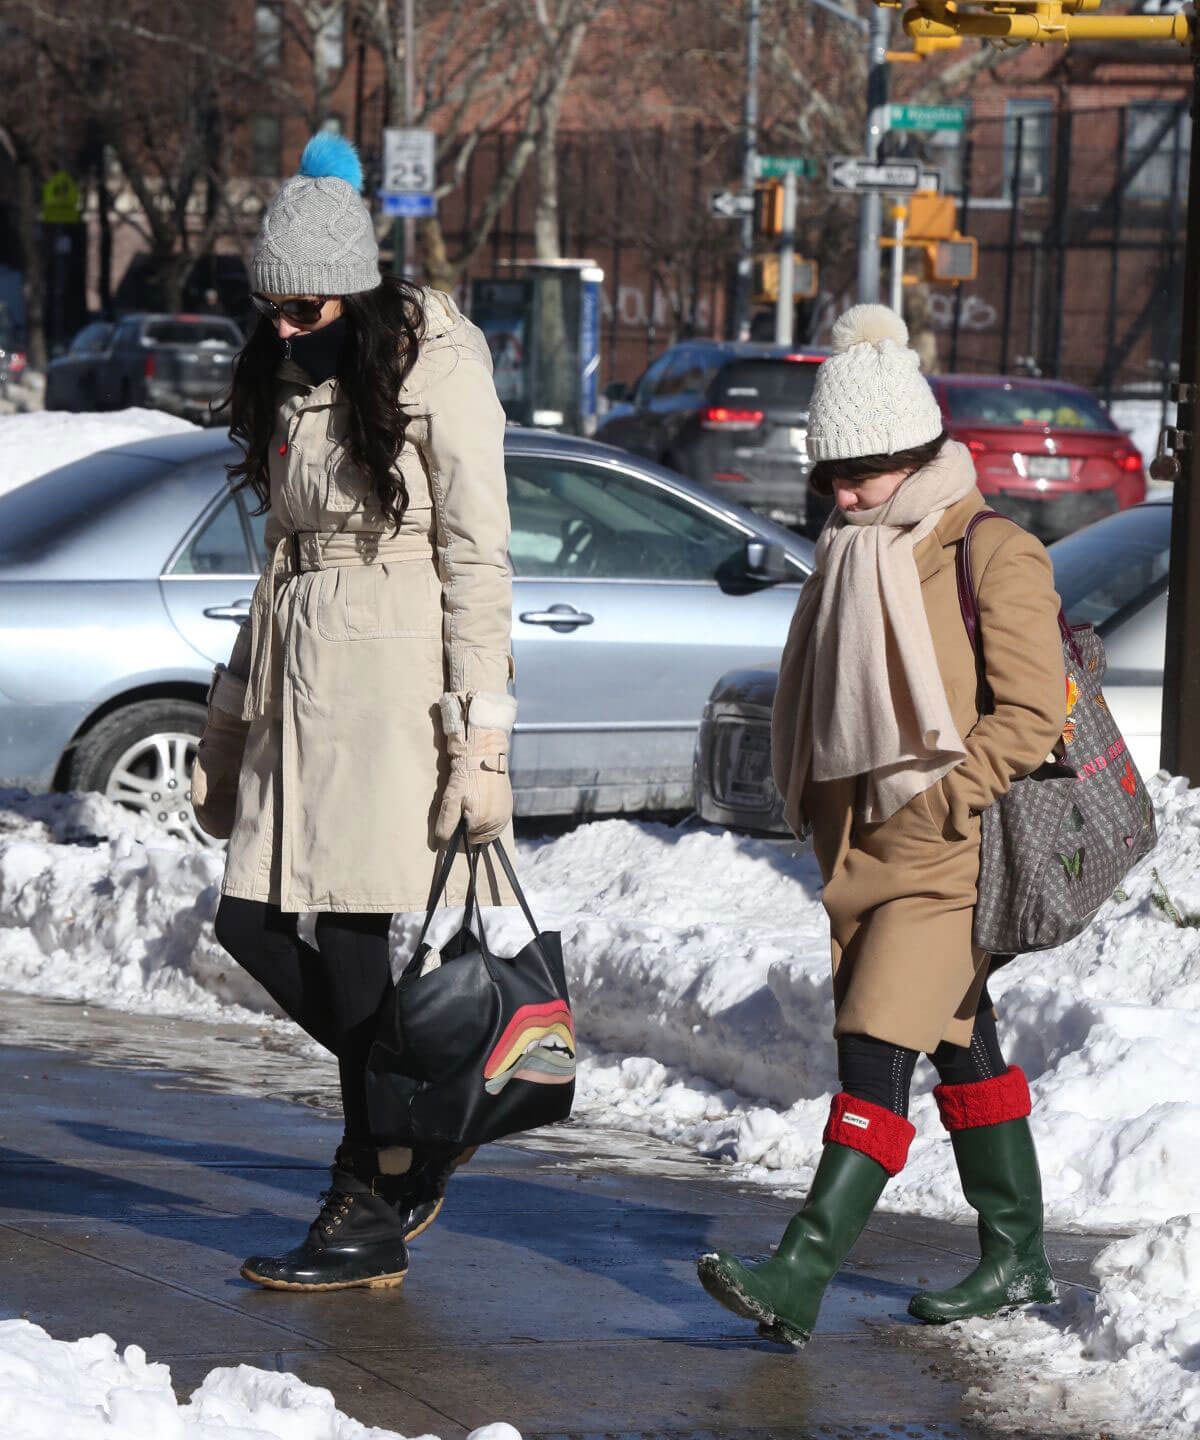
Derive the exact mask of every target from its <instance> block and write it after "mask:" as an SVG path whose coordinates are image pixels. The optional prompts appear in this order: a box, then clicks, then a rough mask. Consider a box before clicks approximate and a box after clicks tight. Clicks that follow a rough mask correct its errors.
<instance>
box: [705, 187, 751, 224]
mask: <svg viewBox="0 0 1200 1440" xmlns="http://www.w3.org/2000/svg"><path fill="white" fill-rule="evenodd" d="M708 208H709V210H710V212H711V214H712V216H713V218H714V219H715V220H740V219H741V218H742V216H743V215H753V213H754V196H753V195H742V194H739V193H738V191H736V190H711V191H709V196H708Z"/></svg>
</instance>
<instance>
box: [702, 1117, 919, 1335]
mask: <svg viewBox="0 0 1200 1440" xmlns="http://www.w3.org/2000/svg"><path fill="white" fill-rule="evenodd" d="M915 1133H916V1132H915V1131H914V1129H913V1127H912V1125H911V1124H909V1122H908V1121H907V1120H906V1119H904V1117H903V1116H902V1115H897V1114H895V1113H894V1112H893V1111H891V1110H885V1109H884V1108H883V1106H881V1105H873V1104H871V1102H870V1101H867V1100H858V1099H856V1098H855V1097H854V1096H852V1095H847V1094H846V1093H845V1092H843V1093H841V1094H839V1095H835V1096H834V1097H833V1107H832V1110H831V1112H830V1116H829V1124H828V1125H827V1126H826V1127H825V1136H824V1139H825V1149H824V1152H823V1153H822V1155H821V1162H820V1164H819V1165H818V1166H817V1173H816V1175H814V1176H813V1183H812V1189H811V1190H810V1191H809V1193H808V1199H807V1200H806V1201H805V1203H804V1209H803V1210H801V1212H800V1213H799V1214H798V1215H797V1216H796V1217H795V1218H794V1219H793V1220H792V1222H791V1224H790V1225H789V1226H788V1228H787V1229H786V1230H785V1231H784V1235H783V1239H782V1240H781V1241H780V1242H779V1245H778V1247H777V1249H776V1251H775V1254H774V1256H773V1257H772V1258H771V1259H770V1260H766V1261H764V1262H763V1263H762V1264H759V1265H746V1264H743V1263H742V1261H740V1260H737V1259H735V1258H734V1257H733V1256H732V1255H728V1254H725V1253H724V1252H722V1253H720V1254H716V1255H705V1256H702V1257H701V1259H700V1263H699V1266H698V1269H699V1274H700V1283H701V1284H702V1285H703V1286H704V1288H705V1289H706V1290H707V1291H708V1293H709V1294H710V1295H711V1296H712V1297H713V1299H714V1300H717V1301H719V1302H720V1303H721V1304H722V1305H724V1306H725V1308H726V1309H727V1310H732V1311H733V1313H734V1314H735V1315H741V1316H743V1317H744V1318H745V1319H747V1320H756V1321H757V1322H758V1333H759V1334H760V1335H762V1336H764V1337H765V1338H766V1339H768V1340H774V1341H776V1342H778V1343H779V1344H781V1345H793V1346H795V1347H797V1348H800V1347H801V1346H803V1345H805V1344H807V1342H808V1340H809V1338H810V1336H811V1335H812V1332H813V1326H814V1325H815V1324H816V1321H817V1313H818V1311H819V1310H820V1308H821V1299H822V1297H823V1296H824V1294H825V1288H826V1286H827V1285H828V1284H829V1282H830V1281H831V1280H832V1279H833V1277H834V1275H836V1274H837V1272H838V1270H839V1269H840V1268H841V1264H842V1261H843V1260H845V1258H846V1256H847V1254H849V1252H850V1249H851V1247H852V1246H853V1244H854V1242H855V1241H856V1240H857V1239H858V1237H859V1235H860V1234H861V1233H862V1230H863V1227H864V1226H865V1225H866V1223H867V1221H868V1220H869V1219H870V1217H871V1212H872V1211H873V1210H874V1209H875V1206H876V1204H877V1203H878V1201H879V1197H880V1195H882V1194H883V1187H884V1186H885V1185H886V1184H887V1182H888V1180H889V1178H890V1177H891V1176H892V1175H895V1174H897V1173H898V1172H899V1171H900V1170H902V1169H903V1168H904V1162H905V1161H906V1160H907V1159H908V1147H909V1145H910V1144H911V1143H912V1138H913V1135H914V1134H915Z"/></svg>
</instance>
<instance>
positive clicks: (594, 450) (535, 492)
mask: <svg viewBox="0 0 1200 1440" xmlns="http://www.w3.org/2000/svg"><path fill="white" fill-rule="evenodd" d="M235 453H236V452H235V451H234V450H233V448H232V447H231V445H230V444H229V441H228V440H227V439H226V438H225V437H224V436H222V435H218V434H216V433H213V432H211V431H209V432H202V433H197V432H189V433H185V434H181V435H165V436H159V437H156V438H153V439H150V440H145V441H141V442H138V443H136V444H132V445H129V446H122V447H119V448H117V449H113V450H106V451H103V452H101V453H99V454H94V455H90V456H88V457H86V458H85V459H82V460H78V461H75V462H74V463H73V464H70V465H66V466H63V467H62V468H61V469H59V470H56V471H53V472H52V473H50V474H48V475H44V476H42V477H40V478H39V479H36V480H32V481H30V482H29V483H27V484H25V485H22V486H20V487H18V488H17V489H16V490H13V491H11V492H9V493H8V494H6V495H3V496H0V784H5V785H21V786H25V787H27V788H28V789H30V790H33V791H46V790H50V789H56V788H59V789H74V790H99V791H101V792H103V793H104V794H106V795H108V796H110V797H111V798H112V799H114V800H116V801H119V802H121V803H123V804H125V805H128V806H130V807H131V808H133V809H135V810H138V811H141V812H143V813H145V814H147V815H150V816H152V817H154V818H155V819H157V820H158V821H160V822H161V823H162V824H164V825H166V826H168V827H169V828H171V829H173V830H175V831H178V832H181V833H187V834H193V835H199V833H200V832H199V831H198V830H197V829H196V826H195V821H194V818H193V816H192V812H191V805H190V802H189V799H188V786H189V776H190V773H191V765H192V760H193V758H194V754H195V744H196V740H197V738H198V737H199V735H200V731H201V729H202V726H203V723H204V714H205V711H204V694H205V690H206V688H207V686H208V682H209V677H210V672H211V667H212V665H213V664H214V662H216V661H219V660H225V659H227V658H228V655H229V651H230V648H231V646H232V644H233V638H234V630H233V625H234V624H236V623H238V622H240V621H242V620H244V619H245V618H246V615H247V614H248V611H249V606H250V597H251V593H252V590H253V587H254V583H255V580H256V579H257V576H258V572H259V570H260V567H261V566H262V564H263V562H264V559H265V555H264V542H263V532H264V527H265V520H264V517H262V516H255V515H253V514H252V513H251V512H252V508H253V507H252V503H250V502H249V501H248V499H247V496H246V495H245V493H238V494H236V495H231V494H230V493H229V490H228V487H227V484H226V480H225V473H224V464H225V462H226V461H227V460H228V459H230V458H231V457H232V456H233V455H234V454H235ZM506 467H507V471H508V483H509V497H510V506H511V511H512V541H511V555H512V561H513V566H514V570H515V574H516V579H515V585H514V593H515V598H514V606H513V611H514V614H513V632H514V633H513V646H514V651H515V656H516V665H517V675H518V695H519V697H520V702H521V709H520V717H519V721H518V725H517V730H516V734H515V737H514V744H513V755H512V764H513V780H514V785H515V788H516V803H517V809H518V811H519V812H520V813H523V814H539V815H547V814H556V813H564V814H565V813H606V812H614V811H633V810H639V809H655V810H660V809H686V808H688V807H689V806H690V804H691V793H692V777H691V769H692V751H693V748H694V742H695V735H696V730H697V727H698V725H699V721H700V713H701V711H702V709H703V706H704V700H705V697H706V696H707V694H708V692H709V690H710V689H711V687H712V682H713V679H714V677H715V676H717V675H720V674H722V673H723V672H724V671H726V670H729V669H730V668H731V667H733V666H738V665H742V666H745V665H752V664H760V663H762V662H764V661H765V660H766V659H768V658H769V657H770V656H772V655H775V654H778V652H779V650H780V648H781V647H782V645H783V641H784V638H785V635H786V633H787V627H788V624H789V622H790V619H791V614H792V610H793V608H794V606H795V600H796V594H797V587H798V585H799V584H800V583H801V582H802V581H803V580H804V578H805V576H806V575H807V573H808V570H809V567H810V565H811V559H812V547H811V545H810V544H809V542H808V541H806V540H804V539H803V538H801V537H799V536H797V535H794V534H792V533H791V532H789V531H786V530H782V529H780V528H778V527H776V526H774V525H772V524H771V523H770V522H769V521H766V520H763V519H761V518H759V517H757V516H754V515H751V514H750V513H749V512H748V511H745V510H740V509H737V508H736V507H734V506H730V505H726V504H723V503H722V502H720V501H717V500H715V499H714V498H713V497H712V496H710V495H707V494H705V493H704V492H703V491H702V490H700V489H699V488H698V487H697V486H694V485H691V484H689V483H688V482H687V481H685V480H683V479H681V478H680V477H679V476H678V475H675V474H672V473H671V472H670V471H667V470H664V469H661V468H660V467H658V466H656V465H654V464H651V463H649V462H645V461H635V460H632V459H631V458H630V457H629V456H628V455H625V454H623V453H622V452H620V451H618V450H613V449H611V448H610V447H608V446H604V445H597V444H595V443H592V442H589V441H584V440H578V439H573V438H570V437H566V436H561V435H554V434H548V433H544V432H539V431H532V430H531V431H525V430H520V429H517V428H514V427H510V429H509V430H508V432H507V435H506Z"/></svg>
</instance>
